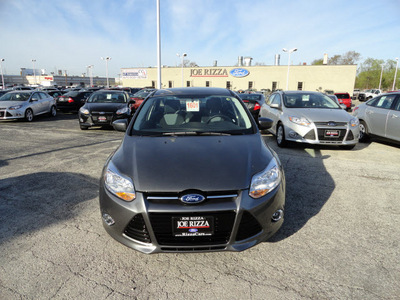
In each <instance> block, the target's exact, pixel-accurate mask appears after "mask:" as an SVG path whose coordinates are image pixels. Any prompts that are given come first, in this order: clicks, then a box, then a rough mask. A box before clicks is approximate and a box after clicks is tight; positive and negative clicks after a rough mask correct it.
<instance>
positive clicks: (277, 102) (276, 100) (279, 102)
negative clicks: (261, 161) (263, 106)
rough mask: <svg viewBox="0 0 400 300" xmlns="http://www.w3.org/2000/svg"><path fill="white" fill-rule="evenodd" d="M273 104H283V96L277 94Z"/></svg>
mask: <svg viewBox="0 0 400 300" xmlns="http://www.w3.org/2000/svg"><path fill="white" fill-rule="evenodd" d="M271 104H278V105H281V97H280V96H279V94H275V97H274V98H273V99H272V101H271Z"/></svg>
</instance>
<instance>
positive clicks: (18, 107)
mask: <svg viewBox="0 0 400 300" xmlns="http://www.w3.org/2000/svg"><path fill="white" fill-rule="evenodd" d="M21 107H22V105H14V106H10V107H9V108H8V109H9V110H16V109H20V108H21Z"/></svg>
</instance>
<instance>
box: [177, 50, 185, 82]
mask: <svg viewBox="0 0 400 300" xmlns="http://www.w3.org/2000/svg"><path fill="white" fill-rule="evenodd" d="M176 56H178V57H181V58H182V87H183V59H184V58H185V57H186V56H187V54H186V53H183V54H179V53H177V54H176Z"/></svg>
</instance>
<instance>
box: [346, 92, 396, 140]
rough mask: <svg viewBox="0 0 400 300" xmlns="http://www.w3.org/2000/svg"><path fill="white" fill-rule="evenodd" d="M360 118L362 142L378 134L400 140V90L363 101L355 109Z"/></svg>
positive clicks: (354, 111)
mask: <svg viewBox="0 0 400 300" xmlns="http://www.w3.org/2000/svg"><path fill="white" fill-rule="evenodd" d="M353 115H354V116H356V117H358V118H359V120H360V142H366V141H368V139H369V137H370V136H377V137H381V138H386V139H390V140H394V141H398V142H400V130H399V129H400V92H395V93H388V94H383V95H380V96H377V97H375V98H372V99H371V100H369V101H368V102H365V103H361V104H360V105H358V106H357V107H355V108H354V110H353Z"/></svg>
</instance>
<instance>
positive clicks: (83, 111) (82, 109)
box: [79, 107, 90, 115]
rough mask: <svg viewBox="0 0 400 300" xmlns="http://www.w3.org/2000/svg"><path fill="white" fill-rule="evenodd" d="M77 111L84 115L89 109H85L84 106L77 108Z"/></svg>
mask: <svg viewBox="0 0 400 300" xmlns="http://www.w3.org/2000/svg"><path fill="white" fill-rule="evenodd" d="M79 111H80V113H81V114H84V115H88V114H90V112H89V110H88V109H86V108H84V107H81V108H80V109H79Z"/></svg>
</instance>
